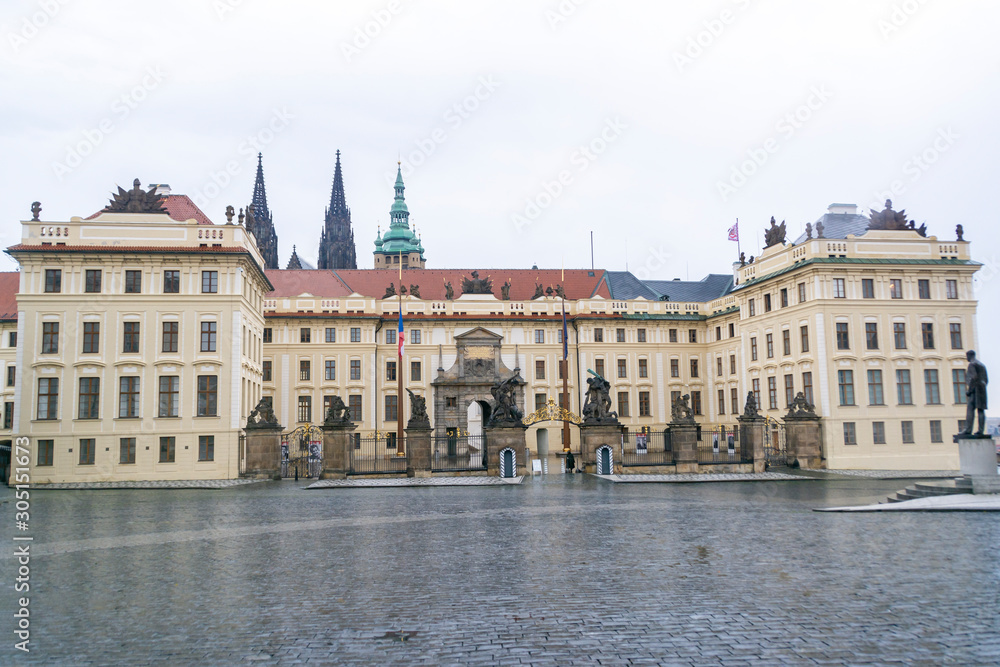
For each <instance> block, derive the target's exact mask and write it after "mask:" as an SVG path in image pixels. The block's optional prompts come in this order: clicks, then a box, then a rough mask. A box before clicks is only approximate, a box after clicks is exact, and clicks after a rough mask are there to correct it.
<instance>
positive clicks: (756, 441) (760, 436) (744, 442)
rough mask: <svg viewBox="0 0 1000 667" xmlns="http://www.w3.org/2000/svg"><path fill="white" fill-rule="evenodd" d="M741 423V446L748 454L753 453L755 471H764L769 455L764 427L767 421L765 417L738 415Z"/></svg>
mask: <svg viewBox="0 0 1000 667" xmlns="http://www.w3.org/2000/svg"><path fill="white" fill-rule="evenodd" d="M737 421H738V422H739V423H740V447H742V448H743V451H744V452H745V453H747V454H752V455H753V471H754V472H764V468H765V467H766V465H767V455H766V454H765V453H764V428H765V427H766V425H767V423H766V420H765V419H764V418H763V417H745V416H744V417H738V418H737Z"/></svg>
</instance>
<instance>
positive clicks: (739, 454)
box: [698, 426, 753, 465]
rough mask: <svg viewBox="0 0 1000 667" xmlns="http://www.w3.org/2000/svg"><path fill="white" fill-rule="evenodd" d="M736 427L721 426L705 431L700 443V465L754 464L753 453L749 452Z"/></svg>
mask: <svg viewBox="0 0 1000 667" xmlns="http://www.w3.org/2000/svg"><path fill="white" fill-rule="evenodd" d="M745 442H747V440H746V439H745V438H744V439H742V440H741V439H740V430H739V428H736V427H728V426H720V427H717V428H713V429H712V430H705V431H704V432H703V433H702V438H701V440H700V442H699V443H698V463H701V464H704V465H712V464H725V463H753V452H752V451H747V449H748V448H747V447H746V446H745V445H744V443H745Z"/></svg>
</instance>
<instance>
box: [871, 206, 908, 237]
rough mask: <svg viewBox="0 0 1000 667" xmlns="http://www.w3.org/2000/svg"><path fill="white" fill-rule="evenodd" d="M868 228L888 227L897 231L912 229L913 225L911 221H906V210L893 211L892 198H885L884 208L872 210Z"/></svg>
mask: <svg viewBox="0 0 1000 667" xmlns="http://www.w3.org/2000/svg"><path fill="white" fill-rule="evenodd" d="M868 229H888V230H896V231H898V230H905V229H913V227H912V225H911V223H908V222H907V221H906V211H893V210H892V200H891V199H886V200H885V209H884V210H882V211H875V210H872V212H871V222H870V223H868Z"/></svg>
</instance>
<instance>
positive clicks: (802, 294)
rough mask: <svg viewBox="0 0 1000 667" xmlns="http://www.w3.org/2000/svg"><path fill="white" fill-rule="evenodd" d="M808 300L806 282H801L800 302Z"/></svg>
mask: <svg viewBox="0 0 1000 667" xmlns="http://www.w3.org/2000/svg"><path fill="white" fill-rule="evenodd" d="M805 302H806V284H805V283H799V303H805Z"/></svg>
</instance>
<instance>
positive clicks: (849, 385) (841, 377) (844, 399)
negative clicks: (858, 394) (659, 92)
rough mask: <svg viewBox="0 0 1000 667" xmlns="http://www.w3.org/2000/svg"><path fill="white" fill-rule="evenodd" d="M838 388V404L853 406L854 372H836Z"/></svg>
mask: <svg viewBox="0 0 1000 667" xmlns="http://www.w3.org/2000/svg"><path fill="white" fill-rule="evenodd" d="M837 384H838V385H839V387H840V404H841V405H854V371H837Z"/></svg>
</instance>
